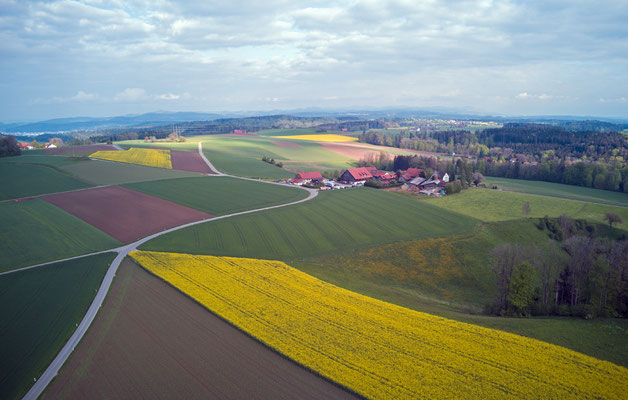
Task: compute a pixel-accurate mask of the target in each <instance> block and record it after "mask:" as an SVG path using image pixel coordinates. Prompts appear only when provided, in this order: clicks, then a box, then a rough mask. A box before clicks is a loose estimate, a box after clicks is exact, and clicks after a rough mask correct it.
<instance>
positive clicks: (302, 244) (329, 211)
mask: <svg viewBox="0 0 628 400" xmlns="http://www.w3.org/2000/svg"><path fill="white" fill-rule="evenodd" d="M475 225H476V221H475V220H474V219H472V218H469V217H465V216H463V215H460V214H456V213H454V212H451V211H447V212H442V210H441V209H440V208H438V207H433V206H432V205H431V204H429V203H428V202H419V201H416V200H413V199H409V198H407V197H404V196H399V195H397V194H395V193H390V192H384V191H377V190H374V189H368V188H362V189H346V190H339V191H333V192H321V193H320V194H319V195H318V197H316V198H315V199H313V200H311V201H308V202H306V203H302V204H297V205H294V206H289V207H285V208H279V209H275V210H268V211H261V212H258V213H254V214H249V215H242V216H237V217H233V218H229V219H226V220H218V221H210V222H208V223H204V224H200V225H196V226H193V227H189V228H186V229H182V230H180V231H177V232H173V233H170V234H167V235H164V236H161V237H159V238H156V239H153V240H151V241H149V242H147V243H146V244H144V245H142V246H141V249H142V250H157V251H173V252H179V253H192V254H211V255H229V256H235V257H252V258H264V259H279V260H289V259H295V258H302V257H306V256H313V255H321V254H332V253H338V252H342V251H348V250H352V249H357V248H365V247H368V246H373V245H377V244H381V243H389V242H394V241H399V240H409V239H418V238H428V237H437V236H445V235H451V234H455V233H463V232H469V231H472V230H473V229H474V227H475Z"/></svg>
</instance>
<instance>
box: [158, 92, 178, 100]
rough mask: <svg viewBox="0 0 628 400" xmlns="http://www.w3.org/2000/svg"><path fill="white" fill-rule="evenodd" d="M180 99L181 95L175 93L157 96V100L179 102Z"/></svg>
mask: <svg viewBox="0 0 628 400" xmlns="http://www.w3.org/2000/svg"><path fill="white" fill-rule="evenodd" d="M180 98H181V95H178V94H174V93H164V94H158V95H156V96H155V99H157V100H179V99H180Z"/></svg>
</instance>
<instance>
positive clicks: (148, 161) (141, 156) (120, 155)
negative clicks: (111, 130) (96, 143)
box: [90, 147, 172, 169]
mask: <svg viewBox="0 0 628 400" xmlns="http://www.w3.org/2000/svg"><path fill="white" fill-rule="evenodd" d="M90 158H97V159H101V160H107V161H116V162H123V163H127V164H138V165H145V166H147V167H157V168H166V169H172V163H171V162H170V150H157V149H141V148H135V147H132V148H130V149H129V150H126V151H97V152H95V153H93V154H90Z"/></svg>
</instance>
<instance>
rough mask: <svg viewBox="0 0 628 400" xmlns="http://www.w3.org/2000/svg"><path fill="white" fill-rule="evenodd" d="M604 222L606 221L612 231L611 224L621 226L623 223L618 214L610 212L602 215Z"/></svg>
mask: <svg viewBox="0 0 628 400" xmlns="http://www.w3.org/2000/svg"><path fill="white" fill-rule="evenodd" d="M604 220H606V221H608V226H610V227H611V229H613V224H621V223H623V222H624V220H623V219H622V218H621V216H620V215H619V214H617V213H616V212H611V211H609V212H607V213H606V214H604Z"/></svg>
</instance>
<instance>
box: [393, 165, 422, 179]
mask: <svg viewBox="0 0 628 400" xmlns="http://www.w3.org/2000/svg"><path fill="white" fill-rule="evenodd" d="M422 173H423V170H422V169H421V168H408V169H406V170H403V169H400V170H399V171H397V176H398V180H399V181H400V182H409V181H411V180H412V179H414V178H417V177H419V176H421V174H422Z"/></svg>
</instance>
